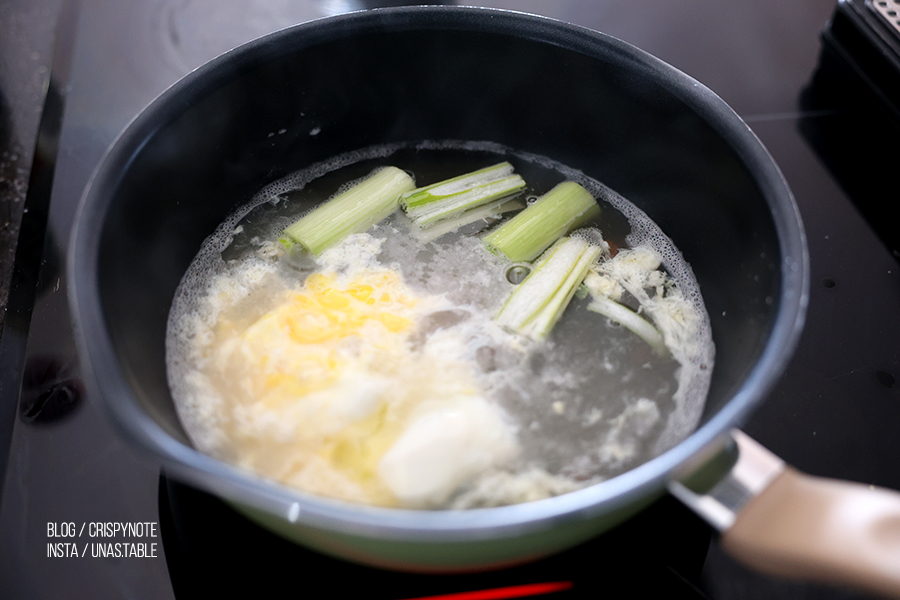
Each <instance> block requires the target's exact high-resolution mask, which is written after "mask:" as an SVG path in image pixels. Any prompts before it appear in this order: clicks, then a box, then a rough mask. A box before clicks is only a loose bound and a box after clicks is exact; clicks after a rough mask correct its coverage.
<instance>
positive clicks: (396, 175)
mask: <svg viewBox="0 0 900 600" xmlns="http://www.w3.org/2000/svg"><path fill="white" fill-rule="evenodd" d="M414 187H415V182H414V181H413V179H412V177H410V176H409V175H407V174H406V173H405V172H403V171H401V170H400V169H398V168H396V167H385V168H383V169H381V170H379V171H376V172H374V173H372V175H370V176H369V177H367V178H366V179H364V180H363V181H361V182H359V183H357V184H356V185H354V186H353V187H351V188H350V189H348V190H347V191H346V192H343V193H341V194H338V195H337V196H335V197H334V198H332V199H330V200H328V201H327V202H325V203H324V204H322V205H321V206H319V207H318V208H316V209H315V210H313V211H312V212H311V213H309V214H307V215H306V216H304V217H302V218H301V219H299V220H298V221H296V222H295V223H294V224H292V225H290V226H289V227H288V228H287V229H285V230H284V236H283V237H282V238H281V242H282V243H283V244H285V245H286V246H288V247H290V246H291V245H292V244H293V243H297V244H300V245H301V246H303V247H304V248H306V249H307V250H309V251H310V252H312V253H313V254H319V253H321V252H322V251H323V250H325V249H326V248H328V247H329V246H332V245H334V244H336V243H338V242H339V241H341V240H342V239H344V237H345V236H347V235H349V234H351V233H361V232H363V231H365V230H367V229H368V228H369V227H371V226H372V225H374V224H375V223H378V222H379V221H381V220H383V219H385V218H387V217H388V216H389V215H390V214H391V213H392V212H394V211H395V210H396V209H397V207H398V206H399V201H400V195H401V194H402V193H403V192H406V191H408V190H411V189H413V188H414Z"/></svg>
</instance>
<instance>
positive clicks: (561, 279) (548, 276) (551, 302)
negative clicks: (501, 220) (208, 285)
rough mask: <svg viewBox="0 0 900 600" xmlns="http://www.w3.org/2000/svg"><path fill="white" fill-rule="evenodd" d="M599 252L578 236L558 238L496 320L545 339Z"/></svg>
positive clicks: (509, 327)
mask: <svg viewBox="0 0 900 600" xmlns="http://www.w3.org/2000/svg"><path fill="white" fill-rule="evenodd" d="M601 251H602V248H601V247H600V246H596V245H594V244H591V243H589V242H588V241H586V240H584V239H581V238H577V237H568V238H563V239H561V240H559V242H557V243H556V244H555V245H553V246H552V247H551V248H550V249H548V250H547V251H546V252H545V253H544V255H543V256H542V257H541V259H540V261H539V262H538V263H537V265H536V267H535V269H534V271H532V272H531V274H530V275H528V277H526V278H525V280H524V281H523V282H522V283H521V284H519V287H517V288H516V289H515V290H514V291H513V293H512V295H510V297H509V298H508V299H507V300H506V303H505V304H504V305H503V308H501V309H500V312H499V313H498V314H497V317H496V320H497V322H498V323H499V324H500V325H502V326H503V327H506V328H508V329H510V330H512V331H516V332H518V333H521V334H523V335H526V336H528V337H531V338H533V339H543V338H546V337H547V335H549V333H550V331H551V330H552V329H553V326H554V325H556V322H557V321H558V320H559V318H560V317H561V316H562V314H563V311H565V309H566V307H567V306H568V305H569V302H570V301H571V300H572V296H573V295H574V294H575V290H577V289H578V286H579V285H580V284H581V282H582V280H583V279H584V276H585V275H586V274H587V272H588V268H589V267H590V266H591V264H592V263H593V262H594V261H595V260H596V259H597V257H598V256H599V255H600V253H601Z"/></svg>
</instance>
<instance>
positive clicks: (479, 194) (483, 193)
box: [400, 162, 525, 227]
mask: <svg viewBox="0 0 900 600" xmlns="http://www.w3.org/2000/svg"><path fill="white" fill-rule="evenodd" d="M523 189H525V180H523V179H522V178H521V177H520V176H519V175H516V174H514V173H513V166H512V165H511V164H509V163H508V162H503V163H500V164H496V165H494V166H492V167H487V168H485V169H480V170H478V171H474V172H472V173H467V174H465V175H460V176H458V177H454V178H452V179H447V180H444V181H440V182H438V183H434V184H432V185H428V186H425V187H421V188H418V189H415V190H412V191H410V192H407V193H405V194H403V196H401V198H400V204H401V205H402V206H403V209H404V210H405V211H406V214H407V215H409V218H410V219H412V220H413V222H414V223H415V224H416V225H419V226H420V227H427V226H429V225H433V224H434V223H437V222H438V221H442V220H444V219H448V218H451V217H455V216H457V215H459V214H461V213H464V212H466V211H469V210H472V209H474V208H477V207H479V206H483V205H485V204H489V203H492V202H495V201H497V200H501V199H504V198H510V197H511V196H513V195H515V194H518V193H520V192H521V191H522V190H523Z"/></svg>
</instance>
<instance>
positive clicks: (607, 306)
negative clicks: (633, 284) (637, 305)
mask: <svg viewBox="0 0 900 600" xmlns="http://www.w3.org/2000/svg"><path fill="white" fill-rule="evenodd" d="M588 310H592V311H594V312H596V313H600V314H601V315H603V316H605V317H609V318H610V319H612V320H613V321H616V322H617V323H619V324H620V325H622V326H623V327H626V328H628V329H629V330H631V331H632V332H633V333H635V334H636V335H637V336H638V337H640V338H641V339H642V340H644V341H645V342H647V343H648V344H650V347H651V348H653V350H654V351H655V352H657V353H658V354H668V349H667V348H666V342H665V340H664V339H663V336H662V334H661V333H660V332H659V330H658V329H656V327H654V326H653V325H651V324H650V322H649V321H647V320H646V319H645V318H643V317H642V316H640V315H639V314H637V313H636V312H634V311H633V310H631V309H630V308H628V307H627V306H624V305H622V304H619V303H618V302H616V301H614V300H610V299H609V298H606V297H603V296H592V299H591V303H590V304H588Z"/></svg>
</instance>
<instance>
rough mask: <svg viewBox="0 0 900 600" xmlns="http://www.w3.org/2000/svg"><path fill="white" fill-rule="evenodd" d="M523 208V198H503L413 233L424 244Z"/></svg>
mask: <svg viewBox="0 0 900 600" xmlns="http://www.w3.org/2000/svg"><path fill="white" fill-rule="evenodd" d="M523 208H525V203H524V202H522V201H521V200H516V199H509V198H501V199H500V200H496V201H494V202H492V203H490V204H486V205H484V206H479V207H477V208H473V209H472V210H467V211H466V212H464V213H462V214H461V215H458V216H456V217H450V218H448V219H444V220H443V221H441V222H439V223H436V224H434V225H430V226H428V227H416V228H415V230H414V231H413V235H414V236H415V238H416V239H417V240H419V241H420V242H422V243H423V244H427V243H428V242H430V241H432V240H436V239H437V238H439V237H441V236H442V235H445V234H447V233H450V232H451V231H456V230H457V229H459V228H461V227H464V226H466V225H468V224H470V223H474V222H475V221H478V220H480V219H489V218H491V217H496V216H498V215H502V214H503V213H506V212H509V211H512V210H521V209H523Z"/></svg>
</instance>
